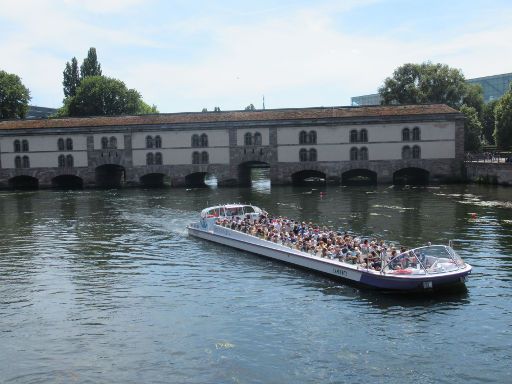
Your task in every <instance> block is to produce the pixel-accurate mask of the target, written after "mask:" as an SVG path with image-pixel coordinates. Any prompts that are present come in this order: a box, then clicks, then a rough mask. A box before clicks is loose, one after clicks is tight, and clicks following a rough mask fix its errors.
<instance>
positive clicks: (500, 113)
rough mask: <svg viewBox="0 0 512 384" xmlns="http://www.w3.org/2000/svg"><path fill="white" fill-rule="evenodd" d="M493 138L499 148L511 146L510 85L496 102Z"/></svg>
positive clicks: (511, 95)
mask: <svg viewBox="0 0 512 384" xmlns="http://www.w3.org/2000/svg"><path fill="white" fill-rule="evenodd" d="M495 118H496V127H495V130H494V139H495V140H496V145H497V147H498V148H499V149H511V148H512V86H511V88H510V89H509V91H508V92H507V93H505V94H504V95H503V96H502V97H501V99H500V100H499V101H498V103H497V104H496V109H495Z"/></svg>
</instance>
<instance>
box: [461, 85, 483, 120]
mask: <svg viewBox="0 0 512 384" xmlns="http://www.w3.org/2000/svg"><path fill="white" fill-rule="evenodd" d="M462 104H464V105H467V106H468V107H473V108H475V110H476V112H477V113H478V118H479V119H480V121H482V116H483V113H484V106H485V103H484V91H483V89H482V86H481V85H479V84H469V83H466V91H465V92H464V96H462Z"/></svg>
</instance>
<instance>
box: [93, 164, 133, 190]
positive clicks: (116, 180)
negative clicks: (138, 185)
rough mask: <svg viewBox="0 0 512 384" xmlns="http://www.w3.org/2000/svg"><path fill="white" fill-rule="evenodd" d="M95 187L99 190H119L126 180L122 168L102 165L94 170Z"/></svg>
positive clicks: (115, 165)
mask: <svg viewBox="0 0 512 384" xmlns="http://www.w3.org/2000/svg"><path fill="white" fill-rule="evenodd" d="M95 177H96V186H97V187H99V188H120V187H121V186H122V185H123V184H124V182H125V179H126V172H125V169H124V167H123V166H121V165H117V164H104V165H100V166H99V167H96V169H95Z"/></svg>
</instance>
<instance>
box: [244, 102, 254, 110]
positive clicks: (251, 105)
mask: <svg viewBox="0 0 512 384" xmlns="http://www.w3.org/2000/svg"><path fill="white" fill-rule="evenodd" d="M245 110H246V111H255V110H256V108H254V104H252V103H251V104H249V105H248V106H247V107H245Z"/></svg>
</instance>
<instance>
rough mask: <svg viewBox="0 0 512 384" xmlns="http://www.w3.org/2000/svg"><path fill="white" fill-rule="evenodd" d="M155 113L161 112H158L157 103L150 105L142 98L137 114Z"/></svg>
mask: <svg viewBox="0 0 512 384" xmlns="http://www.w3.org/2000/svg"><path fill="white" fill-rule="evenodd" d="M153 113H160V112H158V108H157V107H156V105H155V104H153V105H149V104H146V103H145V102H144V101H142V100H141V101H140V105H139V110H138V111H137V114H140V115H149V114H153Z"/></svg>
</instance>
